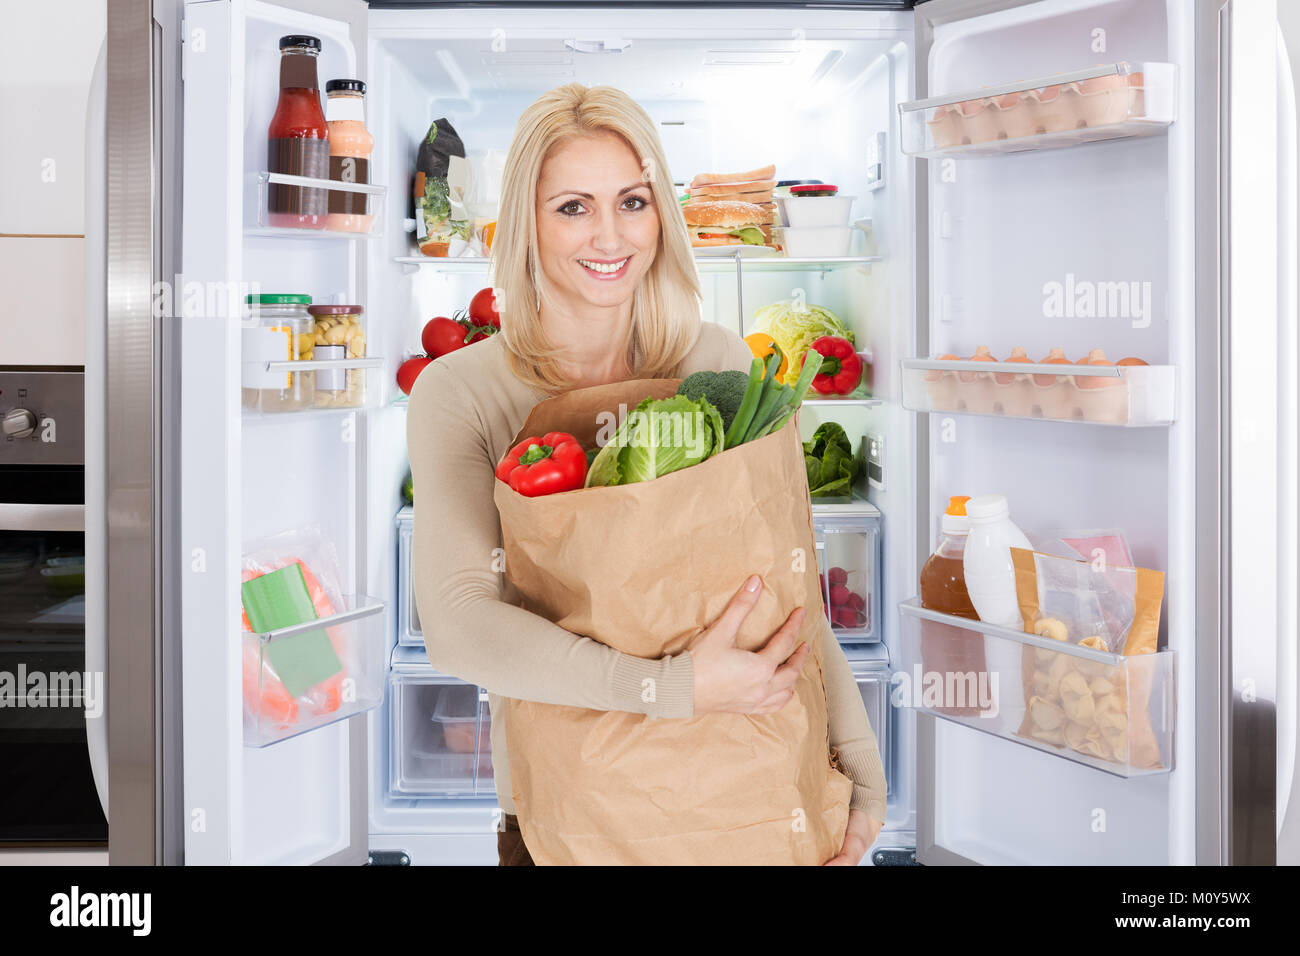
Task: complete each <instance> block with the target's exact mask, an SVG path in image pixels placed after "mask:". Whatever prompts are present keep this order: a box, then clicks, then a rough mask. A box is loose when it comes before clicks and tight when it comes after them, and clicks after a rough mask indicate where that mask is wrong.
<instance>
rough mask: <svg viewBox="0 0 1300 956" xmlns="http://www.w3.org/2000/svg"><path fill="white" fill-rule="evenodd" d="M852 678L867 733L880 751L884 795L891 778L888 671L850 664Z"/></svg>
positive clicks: (891, 784) (872, 664) (875, 664)
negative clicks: (864, 712) (868, 727)
mask: <svg viewBox="0 0 1300 956" xmlns="http://www.w3.org/2000/svg"><path fill="white" fill-rule="evenodd" d="M849 664H850V666H851V667H852V668H853V677H854V679H855V680H856V681H857V682H858V691H859V692H860V693H861V694H862V703H863V705H864V706H865V707H866V708H867V719H868V720H869V721H870V722H871V730H872V732H873V733H875V735H876V746H877V747H878V748H879V750H880V759H881V761H882V762H883V764H884V767H885V779H886V781H887V782H888V788H887V790H886V793H887V795H892V794H893V792H894V774H893V768H892V761H891V759H890V754H891V751H890V739H891V732H890V710H891V707H890V703H889V668H888V666H887V665H886V664H884V663H883V662H876V661H850V662H849Z"/></svg>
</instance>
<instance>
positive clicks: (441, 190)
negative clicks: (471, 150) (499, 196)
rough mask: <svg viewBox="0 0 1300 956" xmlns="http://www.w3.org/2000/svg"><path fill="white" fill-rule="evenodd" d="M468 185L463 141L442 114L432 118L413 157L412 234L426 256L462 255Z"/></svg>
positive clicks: (466, 234) (467, 229)
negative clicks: (440, 117) (413, 214)
mask: <svg viewBox="0 0 1300 956" xmlns="http://www.w3.org/2000/svg"><path fill="white" fill-rule="evenodd" d="M471 187H472V183H471V174H470V165H469V162H468V161H467V160H466V158H465V144H464V143H463V142H461V139H460V136H458V135H457V134H456V130H455V129H454V128H453V127H452V125H451V123H450V122H448V121H447V119H446V118H445V117H444V118H443V119H439V120H435V121H434V122H433V123H432V124H430V126H429V132H428V133H426V134H425V136H424V139H423V140H422V141H421V142H420V150H419V153H418V154H417V155H416V159H415V181H414V190H413V192H414V198H415V236H416V240H417V241H418V242H419V244H420V251H421V252H423V253H424V254H425V255H426V256H457V255H463V254H465V251H466V249H467V247H468V243H469V239H470V214H469V211H468V210H467V209H466V207H465V203H466V201H467V198H468V196H469V192H470V189H471Z"/></svg>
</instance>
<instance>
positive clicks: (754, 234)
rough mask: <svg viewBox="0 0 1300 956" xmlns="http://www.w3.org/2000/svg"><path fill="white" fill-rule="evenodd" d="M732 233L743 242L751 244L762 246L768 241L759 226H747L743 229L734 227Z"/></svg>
mask: <svg viewBox="0 0 1300 956" xmlns="http://www.w3.org/2000/svg"><path fill="white" fill-rule="evenodd" d="M731 234H732V235H733V236H735V237H736V238H737V239H739V240H740V241H741V242H743V243H745V244H746V245H750V246H761V245H763V244H764V243H765V242H767V237H766V236H764V235H763V230H761V229H759V228H758V227H757V226H745V227H744V228H743V229H733V230H731Z"/></svg>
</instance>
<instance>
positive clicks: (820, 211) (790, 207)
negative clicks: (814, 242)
mask: <svg viewBox="0 0 1300 956" xmlns="http://www.w3.org/2000/svg"><path fill="white" fill-rule="evenodd" d="M853 200H854V197H853V196H841V195H840V194H839V187H838V186H835V185H832V184H831V183H808V184H805V185H799V186H791V187H790V195H789V196H787V197H785V199H784V201H783V205H784V207H785V219H786V222H788V223H789V224H790V228H792V229H824V228H826V227H828V226H848V225H849V220H850V219H851V217H852V213H853Z"/></svg>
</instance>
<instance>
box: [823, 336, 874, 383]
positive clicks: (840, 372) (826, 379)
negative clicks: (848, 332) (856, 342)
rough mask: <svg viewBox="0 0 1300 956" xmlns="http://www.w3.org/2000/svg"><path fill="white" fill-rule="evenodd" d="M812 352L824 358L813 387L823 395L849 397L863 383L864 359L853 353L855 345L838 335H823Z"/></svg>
mask: <svg viewBox="0 0 1300 956" xmlns="http://www.w3.org/2000/svg"><path fill="white" fill-rule="evenodd" d="M812 351H814V352H818V353H820V354H821V356H822V367H821V370H820V371H819V372H818V373H817V375H816V376H814V377H813V380H812V387H813V388H814V389H816V390H817V391H818V392H819V393H820V394H822V395H848V394H849V393H851V392H852V391H853V390H854V389H855V388H857V387H858V383H859V382H861V381H862V359H861V358H859V357H858V353H857V352H855V351H853V343H852V342H850V341H849V340H848V339H846V338H841V337H840V336H838V335H823V336H822V337H821V338H819V339H818V340H817V341H816V342H814V343H813V344H812Z"/></svg>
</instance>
